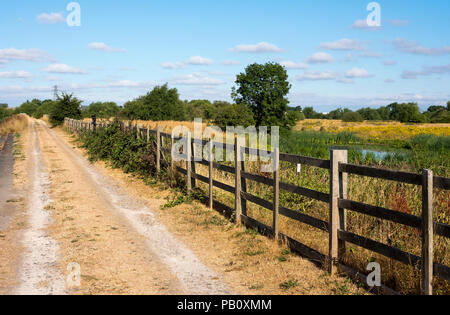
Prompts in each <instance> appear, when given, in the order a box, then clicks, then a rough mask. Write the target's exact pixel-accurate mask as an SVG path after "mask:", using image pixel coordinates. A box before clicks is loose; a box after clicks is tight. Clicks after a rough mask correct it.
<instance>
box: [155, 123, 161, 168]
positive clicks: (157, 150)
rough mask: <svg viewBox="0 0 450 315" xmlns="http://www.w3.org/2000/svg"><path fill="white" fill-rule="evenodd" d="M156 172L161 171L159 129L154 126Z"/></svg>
mask: <svg viewBox="0 0 450 315" xmlns="http://www.w3.org/2000/svg"><path fill="white" fill-rule="evenodd" d="M156 172H157V173H158V174H159V173H160V172H161V131H160V130H159V127H157V128H156Z"/></svg>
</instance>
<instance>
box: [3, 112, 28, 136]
mask: <svg viewBox="0 0 450 315" xmlns="http://www.w3.org/2000/svg"><path fill="white" fill-rule="evenodd" d="M28 123H29V118H28V116H27V115H24V114H19V115H14V116H12V117H9V118H7V119H5V120H4V121H3V122H2V123H0V135H6V134H10V133H20V132H22V131H23V130H25V128H27V126H28Z"/></svg>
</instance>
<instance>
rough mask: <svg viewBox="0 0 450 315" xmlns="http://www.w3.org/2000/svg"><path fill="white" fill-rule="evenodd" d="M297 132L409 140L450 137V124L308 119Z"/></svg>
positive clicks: (371, 138)
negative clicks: (343, 133)
mask: <svg viewBox="0 0 450 315" xmlns="http://www.w3.org/2000/svg"><path fill="white" fill-rule="evenodd" d="M295 130H297V131H325V132H329V133H340V132H351V133H353V134H355V135H356V136H358V137H361V138H364V139H368V140H372V141H373V140H389V139H390V140H408V139H411V138H412V137H414V136H417V135H421V134H427V135H436V136H450V124H402V123H400V122H386V121H379V122H377V121H374V122H370V121H365V122H363V123H357V122H355V123H353V122H343V121H341V120H325V119H306V120H303V121H300V122H299V123H298V124H297V126H296V127H295Z"/></svg>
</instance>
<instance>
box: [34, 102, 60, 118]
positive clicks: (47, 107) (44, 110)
mask: <svg viewBox="0 0 450 315" xmlns="http://www.w3.org/2000/svg"><path fill="white" fill-rule="evenodd" d="M54 106H55V101H52V100H45V101H43V102H42V103H41V106H39V107H38V109H37V110H36V111H35V112H34V113H33V117H34V118H37V119H40V118H42V117H43V116H44V115H50V113H51V111H52V108H53V107H54Z"/></svg>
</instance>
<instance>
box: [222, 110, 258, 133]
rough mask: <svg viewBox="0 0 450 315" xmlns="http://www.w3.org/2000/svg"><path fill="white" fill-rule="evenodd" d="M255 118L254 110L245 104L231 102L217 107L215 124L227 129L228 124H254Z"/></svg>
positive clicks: (246, 125) (244, 125) (243, 125)
mask: <svg viewBox="0 0 450 315" xmlns="http://www.w3.org/2000/svg"><path fill="white" fill-rule="evenodd" d="M254 124H255V120H254V118H253V112H252V110H251V109H250V108H249V107H248V106H245V105H243V104H230V105H225V106H221V107H219V108H218V109H217V113H216V116H215V119H214V125H216V126H218V127H220V128H222V130H224V131H225V129H226V127H227V126H242V127H248V126H253V125H254Z"/></svg>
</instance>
